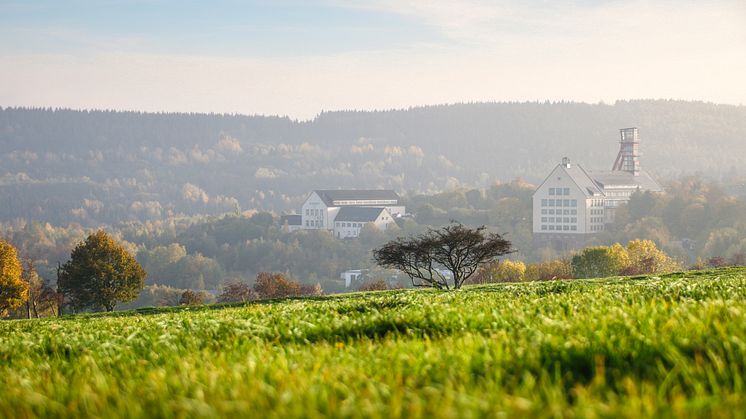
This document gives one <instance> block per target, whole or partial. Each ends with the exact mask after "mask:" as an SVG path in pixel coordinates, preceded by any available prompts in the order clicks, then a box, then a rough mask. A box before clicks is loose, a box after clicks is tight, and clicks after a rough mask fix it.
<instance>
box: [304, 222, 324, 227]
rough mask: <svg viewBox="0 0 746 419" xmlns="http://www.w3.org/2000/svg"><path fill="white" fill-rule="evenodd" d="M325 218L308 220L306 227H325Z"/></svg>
mask: <svg viewBox="0 0 746 419" xmlns="http://www.w3.org/2000/svg"><path fill="white" fill-rule="evenodd" d="M323 226H324V220H321V221H319V220H306V227H323Z"/></svg>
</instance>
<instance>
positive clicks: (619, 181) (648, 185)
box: [589, 170, 663, 192]
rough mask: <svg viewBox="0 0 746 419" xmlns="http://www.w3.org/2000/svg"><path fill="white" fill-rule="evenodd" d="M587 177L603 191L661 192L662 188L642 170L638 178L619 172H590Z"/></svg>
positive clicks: (628, 173)
mask: <svg viewBox="0 0 746 419" xmlns="http://www.w3.org/2000/svg"><path fill="white" fill-rule="evenodd" d="M589 175H590V176H591V177H592V178H593V180H594V181H596V183H597V184H598V185H599V186H600V187H601V188H604V189H614V188H640V189H641V190H643V191H651V192H663V187H661V185H660V184H658V182H656V181H655V179H653V178H652V176H650V174H648V172H646V171H644V170H641V171H640V174H639V175H638V176H635V175H633V174H632V173H630V172H624V171H619V170H613V171H606V170H600V171H592V172H589Z"/></svg>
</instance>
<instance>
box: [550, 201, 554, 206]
mask: <svg viewBox="0 0 746 419" xmlns="http://www.w3.org/2000/svg"><path fill="white" fill-rule="evenodd" d="M549 206H550V207H553V206H554V199H550V200H549Z"/></svg>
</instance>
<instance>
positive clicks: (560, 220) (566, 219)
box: [541, 217, 578, 223]
mask: <svg viewBox="0 0 746 419" xmlns="http://www.w3.org/2000/svg"><path fill="white" fill-rule="evenodd" d="M555 220H556V221H555ZM541 222H542V223H554V222H557V223H577V222H578V219H577V218H575V217H541Z"/></svg>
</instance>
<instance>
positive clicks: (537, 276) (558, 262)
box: [523, 259, 573, 281]
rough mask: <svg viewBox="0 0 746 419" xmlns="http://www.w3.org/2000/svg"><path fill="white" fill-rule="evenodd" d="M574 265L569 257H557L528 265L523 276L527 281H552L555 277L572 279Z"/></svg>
mask: <svg viewBox="0 0 746 419" xmlns="http://www.w3.org/2000/svg"><path fill="white" fill-rule="evenodd" d="M572 277H573V275H572V265H571V264H570V261H569V260H567V259H555V260H550V261H547V262H541V263H531V264H529V265H527V266H526V273H525V274H524V276H523V279H524V280H525V281H551V280H553V279H571V278H572Z"/></svg>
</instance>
